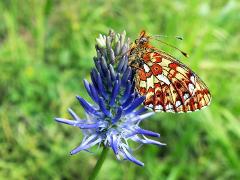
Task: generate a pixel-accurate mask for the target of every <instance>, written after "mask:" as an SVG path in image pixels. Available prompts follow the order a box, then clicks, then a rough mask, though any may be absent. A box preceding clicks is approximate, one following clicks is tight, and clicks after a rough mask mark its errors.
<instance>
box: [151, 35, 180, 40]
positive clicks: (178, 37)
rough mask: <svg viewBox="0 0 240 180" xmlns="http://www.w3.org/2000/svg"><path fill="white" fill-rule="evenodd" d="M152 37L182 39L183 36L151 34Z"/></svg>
mask: <svg viewBox="0 0 240 180" xmlns="http://www.w3.org/2000/svg"><path fill="white" fill-rule="evenodd" d="M152 37H164V38H169V37H170V38H176V39H178V40H181V41H182V40H183V37H181V36H166V35H153V36H152Z"/></svg>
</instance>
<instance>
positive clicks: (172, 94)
mask: <svg viewBox="0 0 240 180" xmlns="http://www.w3.org/2000/svg"><path fill="white" fill-rule="evenodd" d="M142 51H144V52H142V55H141V57H135V58H140V59H141V60H142V63H141V66H140V67H139V68H137V69H136V76H135V80H136V89H137V91H138V92H139V94H141V95H145V96H146V100H145V102H144V105H145V106H147V107H149V108H151V109H153V110H154V111H164V112H191V111H196V110H199V109H202V108H203V107H206V106H208V105H209V103H210V100H211V95H210V93H209V90H208V88H207V86H206V85H205V84H204V82H203V81H202V80H201V79H200V78H199V77H198V76H197V75H196V74H195V73H194V72H193V71H192V70H190V69H189V68H188V67H187V66H186V65H184V64H182V63H181V62H180V61H178V60H176V59H175V58H174V57H172V56H170V55H168V54H167V53H165V52H163V51H160V50H157V49H156V48H153V47H152V46H150V45H148V46H145V47H144V49H142ZM138 56H139V55H138Z"/></svg>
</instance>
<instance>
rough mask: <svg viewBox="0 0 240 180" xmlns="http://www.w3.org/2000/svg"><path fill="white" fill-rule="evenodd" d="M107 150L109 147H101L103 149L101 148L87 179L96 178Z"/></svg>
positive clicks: (92, 179)
mask: <svg viewBox="0 0 240 180" xmlns="http://www.w3.org/2000/svg"><path fill="white" fill-rule="evenodd" d="M108 150H109V148H107V147H106V146H104V147H103V150H102V153H101V155H100V157H99V159H98V161H97V163H96V165H95V167H94V169H93V172H92V174H91V175H90V177H89V180H94V179H96V177H97V175H98V173H99V171H100V169H101V167H102V165H103V162H104V161H105V159H106V157H107V154H108Z"/></svg>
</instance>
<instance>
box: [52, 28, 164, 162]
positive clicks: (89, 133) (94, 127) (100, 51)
mask: <svg viewBox="0 0 240 180" xmlns="http://www.w3.org/2000/svg"><path fill="white" fill-rule="evenodd" d="M125 35H126V33H125V32H124V33H122V34H121V35H120V34H115V33H114V32H112V31H110V32H109V35H108V36H104V35H100V37H99V38H97V45H96V51H97V57H94V63H95V68H94V69H93V70H92V71H91V81H92V83H89V82H88V81H87V80H84V85H85V88H86V90H87V92H88V94H89V96H90V97H91V99H92V100H93V101H94V104H91V103H89V102H87V101H86V100H84V98H82V97H80V96H77V99H78V101H79V103H80V104H81V106H82V107H83V108H84V110H85V112H86V118H85V119H80V118H79V117H78V115H77V114H75V112H74V111H73V110H72V109H69V110H68V111H69V113H70V115H71V116H72V118H73V120H68V119H63V118H55V120H56V121H57V122H60V123H64V124H68V125H71V126H77V127H79V128H80V129H81V130H82V132H83V135H84V137H83V140H82V143H81V144H80V146H78V147H77V148H75V149H73V150H72V151H71V154H76V153H78V152H79V151H82V150H87V149H89V148H90V147H92V146H94V145H97V144H98V145H104V146H106V147H110V148H111V149H112V150H113V152H114V153H115V155H116V157H117V158H118V159H127V160H130V161H132V162H134V163H136V164H137V165H140V166H143V165H144V163H142V162H141V161H139V160H137V159H136V158H135V157H134V156H133V155H132V152H133V151H132V149H131V148H130V147H129V145H128V141H129V140H132V141H135V142H137V143H140V144H155V145H159V146H161V145H164V144H163V143H160V142H158V141H155V140H151V139H149V138H147V136H151V137H160V135H159V134H158V133H155V132H152V131H149V130H145V129H142V128H140V127H139V124H140V122H141V121H142V120H143V119H145V118H147V117H149V116H151V115H153V112H147V109H146V108H144V107H139V106H140V105H141V104H142V102H143V101H144V99H145V97H143V96H139V95H138V93H137V92H136V91H135V85H134V70H132V69H131V67H130V66H129V65H128V55H127V52H128V50H129V40H126V39H125Z"/></svg>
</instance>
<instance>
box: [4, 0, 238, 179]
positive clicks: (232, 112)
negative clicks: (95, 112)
mask: <svg viewBox="0 0 240 180" xmlns="http://www.w3.org/2000/svg"><path fill="white" fill-rule="evenodd" d="M0 12H1V15H0V21H1V23H0V72H1V76H0V147H1V148H0V179H6V178H8V179H86V178H87V177H88V176H89V173H91V170H92V168H93V167H94V165H95V162H96V159H97V157H98V155H99V153H100V150H95V151H94V152H96V153H94V154H91V153H87V152H81V153H79V154H78V155H75V156H69V155H68V153H69V152H70V150H71V149H73V148H74V147H76V146H77V145H78V144H79V143H80V142H81V137H82V136H81V132H80V131H79V130H78V129H77V128H69V127H67V126H63V125H60V124H57V123H55V122H54V120H53V117H55V116H58V117H66V118H67V117H69V115H68V114H67V108H68V107H72V108H73V109H74V110H75V111H77V112H78V113H79V114H80V116H81V117H84V114H83V111H82V109H81V108H80V106H79V105H78V103H77V101H76V100H75V95H82V96H86V92H85V90H84V89H83V83H82V80H83V78H87V79H89V72H90V70H91V68H92V67H93V61H92V57H93V56H94V55H95V48H94V44H95V38H96V37H97V36H98V34H99V33H103V34H106V33H107V32H108V30H109V29H110V28H112V29H114V30H115V31H117V32H122V31H123V30H126V31H127V34H128V36H129V37H131V39H132V40H134V39H135V38H136V37H137V36H138V33H139V32H140V31H141V30H142V29H145V30H146V31H147V32H149V33H151V34H164V35H170V36H172V35H173V36H174V35H181V36H183V37H184V41H181V42H179V41H177V40H175V39H174V38H167V39H165V41H167V42H169V43H171V44H174V45H175V46H177V47H179V48H181V49H183V50H185V51H187V52H188V53H189V54H190V58H188V59H186V58H184V57H182V56H181V54H180V53H179V52H177V51H175V50H174V49H171V48H169V47H166V46H164V45H161V44H156V43H155V45H156V46H158V47H160V46H161V47H160V48H162V49H164V50H166V51H167V52H169V53H171V54H173V55H174V56H176V57H177V58H180V59H181V60H182V61H183V62H184V63H185V64H187V65H188V66H190V67H191V68H192V69H193V70H194V71H195V72H197V73H198V74H199V75H200V77H202V78H203V79H204V81H205V82H206V84H207V85H208V86H209V89H210V90H211V92H212V96H213V100H212V104H211V106H210V107H209V108H207V109H204V110H202V111H198V112H195V113H188V114H169V113H158V114H156V115H155V116H154V117H153V118H152V119H149V120H147V121H145V122H144V123H143V127H146V128H147V129H152V130H153V131H157V132H159V133H161V135H162V138H161V141H162V142H166V143H167V144H168V145H167V146H166V147H163V148H158V147H155V146H143V147H142V148H141V149H140V150H138V151H136V152H135V153H136V154H137V156H138V158H139V159H140V160H142V161H143V162H145V167H144V168H141V167H138V166H136V165H134V164H132V163H130V162H126V161H120V162H119V161H117V160H116V158H115V157H114V155H113V153H110V154H109V156H108V159H107V160H106V162H105V164H104V165H103V168H102V170H101V172H100V174H99V179H168V180H172V179H240V165H239V162H240V155H239V154H240V144H239V140H240V95H239V92H240V85H239V82H240V52H239V50H240V49H239V42H240V31H239V30H240V24H239V22H240V14H239V12H240V3H239V1H238V0H230V1H224V0H218V1H210V0H209V1H208V0H202V1H200V0H193V1H192V0H185V1H179V0H173V1H167V0H162V1H158V0H148V1H143V0H138V1H135V0H134V1H129V0H128V1H127V0H116V1H110V0H106V1H103V0H99V1H91V0H79V1H73V0H63V1H56V0H55V1H54V0H53V1H51V0H41V1H38V0H25V1H23V0H2V1H1V2H0Z"/></svg>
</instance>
